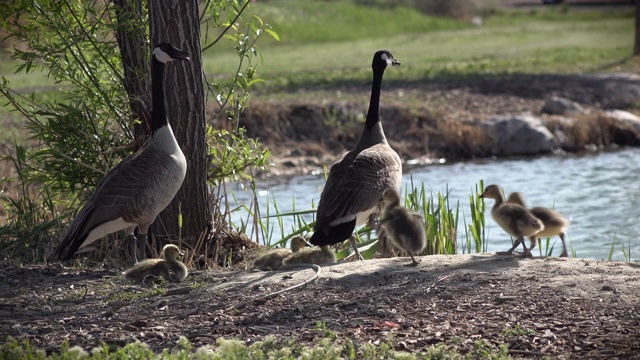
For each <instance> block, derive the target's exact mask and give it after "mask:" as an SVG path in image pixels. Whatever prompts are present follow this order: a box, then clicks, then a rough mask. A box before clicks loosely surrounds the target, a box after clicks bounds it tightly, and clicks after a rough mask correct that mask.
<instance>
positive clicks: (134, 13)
mask: <svg viewBox="0 0 640 360" xmlns="http://www.w3.org/2000/svg"><path fill="white" fill-rule="evenodd" d="M113 4H114V10H115V14H116V20H117V22H118V27H117V31H116V38H117V40H118V47H119V48H120V57H121V59H122V67H123V69H124V88H125V89H126V90H127V95H128V96H129V107H130V108H131V113H132V116H133V119H139V120H140V123H141V124H144V126H141V125H140V124H137V123H135V124H134V125H133V135H134V137H135V139H136V140H140V141H139V145H140V146H141V145H142V144H143V143H144V140H145V139H146V137H147V135H149V133H150V132H151V126H150V123H149V121H150V119H151V108H150V107H151V99H150V94H151V88H150V87H151V82H150V79H151V77H150V76H149V56H148V54H149V49H148V45H147V36H146V34H147V31H145V28H144V27H145V26H146V24H145V23H144V22H143V21H142V20H141V19H144V18H145V17H144V16H143V12H142V11H143V9H142V0H114V1H113ZM136 150H137V149H136Z"/></svg>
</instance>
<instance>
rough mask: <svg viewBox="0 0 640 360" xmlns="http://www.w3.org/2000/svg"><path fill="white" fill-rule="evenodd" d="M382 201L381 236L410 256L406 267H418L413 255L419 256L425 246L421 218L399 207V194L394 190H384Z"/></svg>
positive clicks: (424, 233)
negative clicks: (383, 204) (383, 203)
mask: <svg viewBox="0 0 640 360" xmlns="http://www.w3.org/2000/svg"><path fill="white" fill-rule="evenodd" d="M383 200H384V202H385V207H384V210H383V212H382V220H380V227H381V228H382V230H383V234H384V235H385V236H387V237H388V238H389V240H390V241H391V243H392V244H393V245H394V246H395V247H397V248H398V249H399V250H404V251H406V252H407V253H408V254H409V256H411V263H409V264H406V266H416V265H418V262H417V261H416V259H415V258H414V255H418V254H420V253H421V252H422V250H424V248H425V247H426V245H427V238H426V232H425V226H424V223H423V221H422V216H421V215H420V214H419V213H416V212H413V211H409V210H408V209H407V208H405V207H404V206H402V205H400V193H399V192H398V191H397V190H396V189H393V188H389V189H386V190H385V191H384V193H383Z"/></svg>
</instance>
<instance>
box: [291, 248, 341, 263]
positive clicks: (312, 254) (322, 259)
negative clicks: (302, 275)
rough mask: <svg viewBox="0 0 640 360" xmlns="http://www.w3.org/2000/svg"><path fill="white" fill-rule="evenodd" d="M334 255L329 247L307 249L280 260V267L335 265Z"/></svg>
mask: <svg viewBox="0 0 640 360" xmlns="http://www.w3.org/2000/svg"><path fill="white" fill-rule="evenodd" d="M335 263H336V253H335V252H334V251H333V249H331V248H330V247H329V245H324V246H320V247H308V248H304V249H302V250H300V251H298V252H295V253H293V254H291V255H289V256H287V257H286V258H285V259H284V260H282V265H283V266H286V265H295V264H316V265H322V264H335Z"/></svg>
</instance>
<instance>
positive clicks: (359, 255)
mask: <svg viewBox="0 0 640 360" xmlns="http://www.w3.org/2000/svg"><path fill="white" fill-rule="evenodd" d="M349 241H351V247H352V248H353V251H354V252H355V253H356V256H357V257H358V260H364V258H363V257H362V254H360V250H358V244H356V237H355V236H353V235H351V237H350V238H349Z"/></svg>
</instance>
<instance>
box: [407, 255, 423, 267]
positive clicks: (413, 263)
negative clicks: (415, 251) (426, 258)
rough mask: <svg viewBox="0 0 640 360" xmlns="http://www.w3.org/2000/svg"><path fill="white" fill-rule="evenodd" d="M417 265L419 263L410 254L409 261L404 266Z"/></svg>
mask: <svg viewBox="0 0 640 360" xmlns="http://www.w3.org/2000/svg"><path fill="white" fill-rule="evenodd" d="M418 265H420V263H419V262H418V261H417V260H416V259H414V258H413V256H411V262H410V263H408V264H404V266H411V267H415V266H418Z"/></svg>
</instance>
